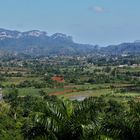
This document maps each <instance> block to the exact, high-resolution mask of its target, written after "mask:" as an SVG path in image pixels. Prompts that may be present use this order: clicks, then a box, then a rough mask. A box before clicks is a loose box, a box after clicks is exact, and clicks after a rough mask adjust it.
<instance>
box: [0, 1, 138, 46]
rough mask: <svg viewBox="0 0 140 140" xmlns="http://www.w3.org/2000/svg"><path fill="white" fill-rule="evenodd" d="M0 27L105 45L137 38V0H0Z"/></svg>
mask: <svg viewBox="0 0 140 140" xmlns="http://www.w3.org/2000/svg"><path fill="white" fill-rule="evenodd" d="M0 28H6V29H11V30H19V31H28V30H34V29H37V30H43V31H46V32H47V33H48V35H51V34H53V33H56V32H60V33H64V34H67V35H71V36H73V39H74V41H76V42H79V43H88V44H93V45H95V44H98V45H100V46H106V45H109V44H119V43H121V42H133V41H135V40H140V0H0Z"/></svg>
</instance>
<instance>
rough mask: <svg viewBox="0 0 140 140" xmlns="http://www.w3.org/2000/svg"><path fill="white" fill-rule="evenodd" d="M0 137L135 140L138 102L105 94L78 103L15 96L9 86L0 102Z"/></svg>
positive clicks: (139, 132)
mask: <svg viewBox="0 0 140 140" xmlns="http://www.w3.org/2000/svg"><path fill="white" fill-rule="evenodd" d="M0 119H1V126H0V139H4V140H5V139H7V140H11V139H20V140H22V139H29V140H31V139H48V140H66V139H69V140H71V139H74V140H90V139H91V140H93V139H96V140H105V139H108V140H116V139H118V140H138V139H140V125H139V124H140V102H139V100H134V99H133V98H129V99H128V100H127V101H116V100H114V99H109V98H108V96H107V95H106V96H103V97H90V98H87V99H85V100H83V101H81V102H78V101H70V100H68V99H64V98H61V99H60V98H57V97H56V96H48V95H42V96H41V97H31V96H25V97H19V96H18V91H17V90H15V89H13V90H11V93H9V94H8V95H6V96H4V100H3V101H1V102H0Z"/></svg>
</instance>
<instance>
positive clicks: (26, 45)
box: [0, 29, 97, 55]
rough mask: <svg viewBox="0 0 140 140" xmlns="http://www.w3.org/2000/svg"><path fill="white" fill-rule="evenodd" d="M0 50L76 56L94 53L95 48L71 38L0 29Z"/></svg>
mask: <svg viewBox="0 0 140 140" xmlns="http://www.w3.org/2000/svg"><path fill="white" fill-rule="evenodd" d="M0 50H3V51H13V52H17V53H25V54H30V55H47V54H49V55H76V54H87V53H91V52H92V53H94V52H96V50H97V47H96V46H93V45H88V44H78V43H75V42H74V41H73V40H72V37H71V36H67V35H65V34H62V33H55V34H53V35H51V36H48V35H47V33H46V32H44V31H39V30H32V31H28V32H19V31H10V30H5V29H0Z"/></svg>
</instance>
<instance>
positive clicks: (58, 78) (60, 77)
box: [52, 76, 65, 83]
mask: <svg viewBox="0 0 140 140" xmlns="http://www.w3.org/2000/svg"><path fill="white" fill-rule="evenodd" d="M52 80H53V81H56V82H59V83H64V82H65V80H64V78H63V76H53V77H52Z"/></svg>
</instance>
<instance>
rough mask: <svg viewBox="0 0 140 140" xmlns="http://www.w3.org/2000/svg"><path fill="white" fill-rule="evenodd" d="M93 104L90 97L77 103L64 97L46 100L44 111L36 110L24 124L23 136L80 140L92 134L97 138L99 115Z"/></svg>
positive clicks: (93, 101) (94, 103)
mask: <svg viewBox="0 0 140 140" xmlns="http://www.w3.org/2000/svg"><path fill="white" fill-rule="evenodd" d="M95 106H96V102H95V100H94V99H92V98H91V99H88V100H85V101H83V102H79V103H73V102H72V101H69V100H66V99H57V101H56V103H54V102H47V103H46V105H45V106H44V111H43V112H36V113H35V114H34V115H32V120H30V121H29V122H30V123H28V125H25V126H24V130H25V131H24V133H25V137H26V138H28V139H35V138H38V137H41V138H44V139H45V138H47V139H54V140H55V139H58V140H65V139H67V140H71V139H74V140H81V139H88V138H89V135H92V138H93V137H94V138H97V137H98V136H99V135H100V134H99V130H100V121H101V119H100V118H101V116H100V112H99V111H97V108H96V107H95ZM89 130H90V131H89Z"/></svg>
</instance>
